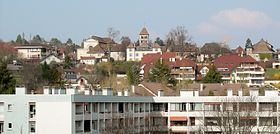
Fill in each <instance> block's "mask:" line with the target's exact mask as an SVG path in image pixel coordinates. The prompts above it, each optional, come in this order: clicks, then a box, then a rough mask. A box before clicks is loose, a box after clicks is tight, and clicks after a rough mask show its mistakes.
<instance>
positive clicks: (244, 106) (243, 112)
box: [196, 96, 280, 134]
mask: <svg viewBox="0 0 280 134" xmlns="http://www.w3.org/2000/svg"><path fill="white" fill-rule="evenodd" d="M222 102H223V104H221V105H215V104H211V106H210V105H209V106H204V107H205V108H204V120H203V122H202V124H203V126H201V127H200V128H199V130H197V132H196V133H213V132H215V133H221V134H250V133H254V132H256V133H265V132H269V133H276V132H279V131H280V130H279V128H277V117H275V116H272V115H273V112H276V108H275V109H274V108H272V109H271V110H268V111H263V109H261V108H259V109H257V102H258V98H257V97H255V96H243V97H237V98H229V99H225V100H222ZM275 103H276V102H275ZM272 104H273V103H272ZM264 113H265V114H264ZM257 118H259V119H257ZM258 122H259V123H258Z"/></svg>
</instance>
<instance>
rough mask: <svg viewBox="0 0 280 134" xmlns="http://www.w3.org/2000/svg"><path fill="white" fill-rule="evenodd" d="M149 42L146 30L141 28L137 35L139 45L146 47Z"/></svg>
mask: <svg viewBox="0 0 280 134" xmlns="http://www.w3.org/2000/svg"><path fill="white" fill-rule="evenodd" d="M148 42H149V33H148V31H147V29H146V27H143V28H142V30H141V32H140V33H139V45H140V46H141V45H142V44H145V45H147V44H148Z"/></svg>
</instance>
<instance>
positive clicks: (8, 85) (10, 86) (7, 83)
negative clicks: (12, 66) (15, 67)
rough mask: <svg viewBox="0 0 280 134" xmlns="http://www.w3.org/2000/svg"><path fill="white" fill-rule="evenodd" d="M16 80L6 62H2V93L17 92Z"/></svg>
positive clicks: (0, 66)
mask: <svg viewBox="0 0 280 134" xmlns="http://www.w3.org/2000/svg"><path fill="white" fill-rule="evenodd" d="M15 85H16V81H15V79H14V77H13V75H12V74H11V72H9V71H8V70H7V65H6V64H0V94H12V93H15Z"/></svg>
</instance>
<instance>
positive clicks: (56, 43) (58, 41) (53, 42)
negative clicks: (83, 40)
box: [50, 38, 62, 46]
mask: <svg viewBox="0 0 280 134" xmlns="http://www.w3.org/2000/svg"><path fill="white" fill-rule="evenodd" d="M50 44H52V45H55V46H59V45H61V44H62V43H61V41H60V40H59V39H57V38H51V40H50Z"/></svg>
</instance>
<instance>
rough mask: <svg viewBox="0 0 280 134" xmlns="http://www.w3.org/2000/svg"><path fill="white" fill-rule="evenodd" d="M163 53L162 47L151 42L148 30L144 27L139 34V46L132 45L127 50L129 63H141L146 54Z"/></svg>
mask: <svg viewBox="0 0 280 134" xmlns="http://www.w3.org/2000/svg"><path fill="white" fill-rule="evenodd" d="M159 52H162V50H161V47H160V46H159V45H158V44H157V43H154V44H152V43H150V42H149V33H148V30H147V29H146V28H145V27H144V28H143V29H142V30H141V32H140V33H139V45H138V46H137V45H136V44H132V43H131V44H130V45H128V46H127V48H126V60H127V61H141V59H142V57H143V56H144V55H145V54H151V53H159Z"/></svg>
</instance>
